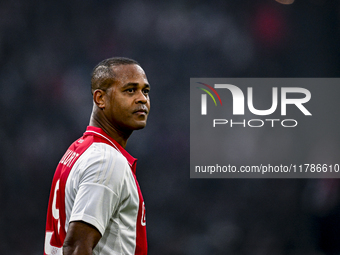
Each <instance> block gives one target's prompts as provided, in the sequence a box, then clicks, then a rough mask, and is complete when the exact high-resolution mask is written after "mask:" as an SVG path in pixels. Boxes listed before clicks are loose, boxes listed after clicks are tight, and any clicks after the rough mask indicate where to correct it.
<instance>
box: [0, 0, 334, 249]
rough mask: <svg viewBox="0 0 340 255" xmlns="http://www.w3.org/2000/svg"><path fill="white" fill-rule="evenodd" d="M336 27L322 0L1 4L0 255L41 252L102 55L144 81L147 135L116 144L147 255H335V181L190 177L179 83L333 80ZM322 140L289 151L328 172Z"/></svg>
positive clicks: (185, 109)
mask: <svg viewBox="0 0 340 255" xmlns="http://www.w3.org/2000/svg"><path fill="white" fill-rule="evenodd" d="M339 21H340V2H339V1H335V0H333V1H326V0H304V1H302V0H297V1H296V2H295V3H294V4H292V5H289V6H285V5H281V4H279V3H277V2H275V1H274V0H258V1H254V0H240V1H226V0H225V1H219V0H212V1H203V0H199V1H197V0H196V1H193V0H184V1H168V2H163V3H161V2H160V1H152V0H144V1H112V0H110V1H109V0H88V1H80V0H77V1H74V0H71V1H70V0H59V1H39V0H30V1H27V0H2V1H1V2H0V89H1V93H0V114H1V115H0V116H1V124H0V139H1V143H0V150H1V157H0V169H1V171H0V204H1V209H0V251H1V254H18V255H19V254H33V255H35V254H42V253H43V246H44V230H45V219H46V211H47V203H48V197H49V192H50V185H51V181H52V177H53V173H54V170H55V167H56V165H57V163H58V161H59V160H60V158H61V157H62V155H63V154H64V152H65V151H66V149H67V147H68V146H69V144H70V143H71V142H73V141H74V140H75V139H77V138H78V137H80V136H81V134H82V133H83V132H84V131H85V128H86V126H87V124H88V120H89V115H90V111H91V107H92V102H91V94H90V73H91V70H92V68H93V67H94V66H95V65H96V64H97V63H98V62H99V61H101V60H102V59H104V58H108V57H111V56H125V57H130V58H133V59H136V60H137V61H139V62H140V64H141V65H142V67H143V68H144V70H145V71H146V73H147V76H148V80H149V82H150V84H151V86H152V91H151V106H152V109H151V113H150V118H149V122H148V125H147V128H146V129H145V130H143V131H137V132H135V133H134V134H133V135H132V137H131V140H129V143H128V146H127V150H128V151H129V152H130V153H131V154H132V155H133V156H135V157H137V158H139V162H138V168H137V176H138V179H139V183H140V185H141V187H142V190H143V195H144V198H145V200H146V206H147V226H148V237H149V254H150V255H155V254H162V255H203V254H204V255H205V254H209V255H210V254H213V255H215V254H216V255H219V254H221V255H224V254H240V255H242V254H254V255H257V254H259V255H262V254H271V255H275V254H277V255H281V254H293V255H295V254H306V255H307V254H308V255H322V254H340V248H339V246H340V245H339V243H340V235H339V229H340V221H339V213H340V203H339V202H340V199H339V194H340V192H339V188H340V185H339V180H337V179H334V180H333V179H328V180H326V179H324V180H309V179H289V180H288V179H270V180H267V179H235V180H230V179H222V180H217V179H214V180H196V179H190V178H189V84H190V77H339V76H340V68H339V67H340V55H339V53H340V48H339V42H340V37H339V35H340V33H339V32H340V23H339ZM339 92H340V88H339V89H338V90H337V91H335V93H334V97H332V98H331V99H329V98H323V99H320V100H325V102H327V101H328V100H334V102H336V101H337V100H338V96H337V94H338V93H339ZM325 114H331V112H329V113H325ZM334 121H336V122H338V119H337V117H336V116H335V117H334ZM311 128H319V129H320V132H323V129H322V127H321V128H320V126H317V125H316V126H315V127H311ZM328 129H332V128H331V127H328ZM328 129H326V130H328ZM306 132H307V133H308V130H306ZM326 138H327V139H326ZM326 138H325V140H322V141H318V142H315V141H313V138H312V137H311V138H309V139H306V140H305V141H304V144H303V145H301V148H302V149H301V150H300V152H299V153H301V156H302V157H305V154H306V153H307V152H306V150H308V151H313V152H314V154H312V155H315V156H317V157H320V158H321V159H322V160H323V159H324V160H326V159H327V160H329V161H327V162H334V163H340V162H339V161H337V160H338V155H339V143H338V140H337V139H334V138H333V137H332V136H328V137H327V136H326ZM319 143H323V144H322V146H321V147H322V148H325V147H327V150H321V149H319V148H320V147H319ZM306 148H307V149H306ZM274 156H275V155H274Z"/></svg>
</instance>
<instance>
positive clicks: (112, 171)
mask: <svg viewBox="0 0 340 255" xmlns="http://www.w3.org/2000/svg"><path fill="white" fill-rule="evenodd" d="M78 161H79V163H78V162H77V163H78V164H77V166H76V165H75V166H74V168H75V169H72V170H74V172H73V173H72V176H73V177H72V178H71V180H70V185H71V186H72V187H73V189H74V190H75V191H76V192H75V198H74V204H73V206H72V211H71V215H70V219H69V222H72V221H84V222H86V223H89V224H91V225H93V226H94V227H96V228H97V229H98V231H99V232H100V233H101V235H103V234H104V231H105V229H106V226H107V225H108V223H109V220H110V218H111V216H112V215H113V214H114V212H115V211H116V210H117V208H118V205H119V202H120V200H121V193H122V185H123V179H124V173H125V172H126V171H127V167H128V164H127V161H126V159H125V158H124V157H123V156H122V155H120V154H119V152H117V151H116V150H115V149H114V148H112V147H110V146H108V145H106V144H103V143H97V144H96V143H95V144H92V145H91V147H90V148H89V149H88V150H87V151H86V152H85V153H84V154H83V155H82V156H81V158H79V160H78ZM71 172H72V171H71Z"/></svg>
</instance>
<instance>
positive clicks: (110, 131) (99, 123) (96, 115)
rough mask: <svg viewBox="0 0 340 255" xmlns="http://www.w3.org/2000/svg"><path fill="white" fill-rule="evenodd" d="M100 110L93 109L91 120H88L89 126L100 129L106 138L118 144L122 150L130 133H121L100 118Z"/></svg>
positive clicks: (104, 119)
mask: <svg viewBox="0 0 340 255" xmlns="http://www.w3.org/2000/svg"><path fill="white" fill-rule="evenodd" d="M98 111H100V110H95V109H93V111H92V114H91V118H90V126H93V127H98V128H101V129H102V130H103V131H104V132H105V133H106V134H107V135H108V136H110V137H111V138H112V139H114V140H115V141H116V142H117V143H119V144H120V145H121V146H122V147H123V148H124V149H125V147H126V143H127V140H128V139H129V137H130V135H131V133H132V131H129V132H123V131H121V130H119V129H118V128H116V127H115V126H113V125H112V124H111V123H110V122H109V121H107V119H106V118H104V117H103V116H101V114H100V112H98Z"/></svg>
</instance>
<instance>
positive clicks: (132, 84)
mask: <svg viewBox="0 0 340 255" xmlns="http://www.w3.org/2000/svg"><path fill="white" fill-rule="evenodd" d="M138 85H139V83H134V82H129V83H126V84H124V85H123V87H122V88H123V89H124V88H127V87H137V86H138ZM144 87H146V88H150V84H148V83H145V84H144Z"/></svg>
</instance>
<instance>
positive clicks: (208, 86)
mask: <svg viewBox="0 0 340 255" xmlns="http://www.w3.org/2000/svg"><path fill="white" fill-rule="evenodd" d="M197 83H199V84H202V85H204V86H206V87H207V88H209V89H211V90H212V91H213V92H214V93H215V95H216V96H217V98H218V100H219V101H220V103H221V105H222V100H221V98H220V95H219V94H218V93H217V91H216V90H215V89H214V88H213V87H211V86H210V85H208V84H205V83H202V82H197ZM197 88H198V89H201V90H203V91H204V92H206V93H207V94H208V95H209V96H210V97H211V98H212V100H214V103H215V106H217V103H216V100H215V98H214V96H213V95H212V94H211V93H210V91H209V90H206V89H204V88H200V87H197Z"/></svg>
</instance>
